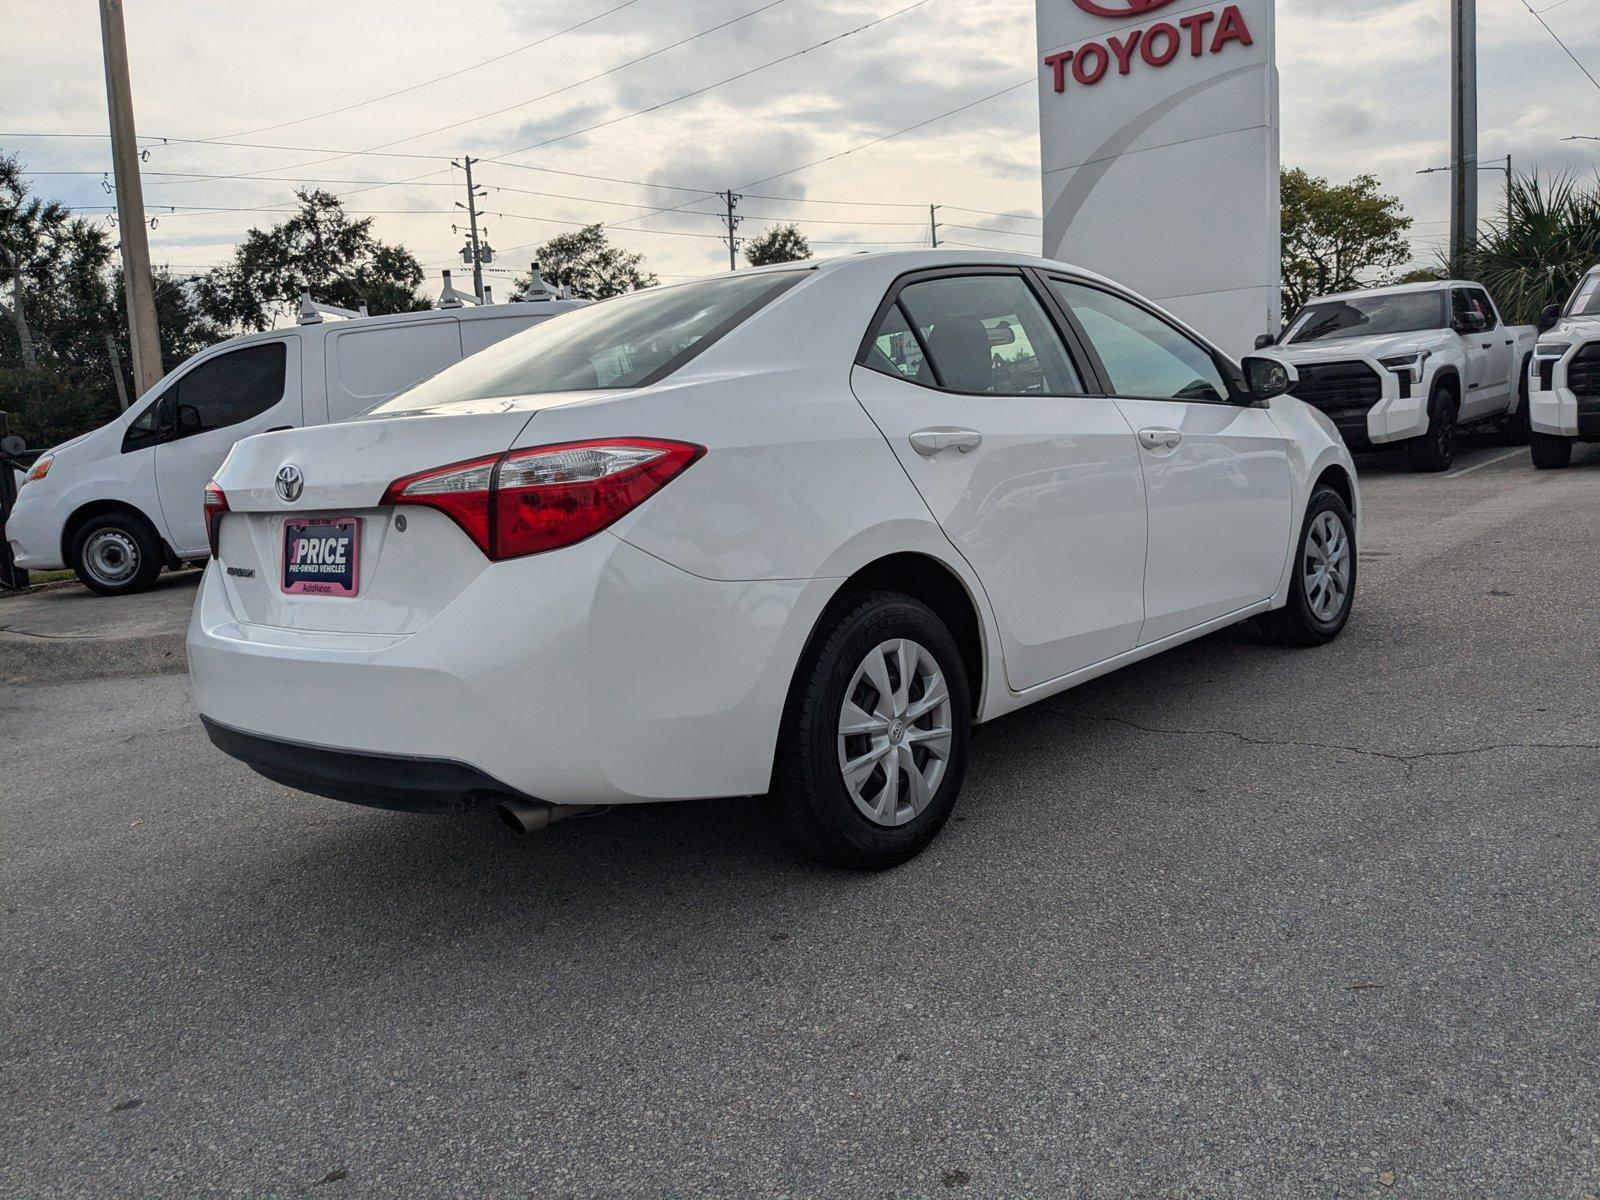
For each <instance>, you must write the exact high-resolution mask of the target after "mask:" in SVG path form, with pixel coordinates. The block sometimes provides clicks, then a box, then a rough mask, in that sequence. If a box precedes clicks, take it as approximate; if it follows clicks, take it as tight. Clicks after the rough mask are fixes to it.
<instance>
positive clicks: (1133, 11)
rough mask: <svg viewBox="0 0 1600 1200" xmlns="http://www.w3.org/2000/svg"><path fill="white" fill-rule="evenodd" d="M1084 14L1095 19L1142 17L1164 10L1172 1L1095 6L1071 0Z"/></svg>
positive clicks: (1118, 0) (1124, 0) (1125, 0)
mask: <svg viewBox="0 0 1600 1200" xmlns="http://www.w3.org/2000/svg"><path fill="white" fill-rule="evenodd" d="M1072 2H1073V3H1074V4H1076V5H1077V6H1078V7H1079V8H1081V9H1083V11H1084V12H1086V13H1093V14H1094V15H1095V16H1097V17H1142V16H1144V15H1145V13H1149V12H1155V10H1156V9H1158V8H1165V7H1166V6H1167V5H1169V4H1171V3H1172V0H1111V3H1109V4H1097V3H1096V2H1095V0H1072Z"/></svg>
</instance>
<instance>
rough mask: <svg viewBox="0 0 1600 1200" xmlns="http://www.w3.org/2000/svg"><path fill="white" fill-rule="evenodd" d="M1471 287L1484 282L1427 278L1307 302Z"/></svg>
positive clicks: (1359, 289)
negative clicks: (1417, 281)
mask: <svg viewBox="0 0 1600 1200" xmlns="http://www.w3.org/2000/svg"><path fill="white" fill-rule="evenodd" d="M1458 287H1470V288H1481V287H1483V284H1481V283H1476V282H1474V281H1473V280H1471V279H1427V280H1423V281H1421V282H1419V283H1392V284H1389V285H1387V286H1386V287H1371V288H1356V289H1354V290H1353V291H1348V292H1329V293H1328V294H1327V295H1326V296H1315V297H1313V298H1312V299H1310V300H1307V301H1306V303H1307V304H1322V303H1324V302H1326V301H1333V300H1349V299H1351V298H1353V297H1356V296H1406V295H1411V294H1420V293H1422V292H1446V291H1449V290H1450V289H1451V288H1458Z"/></svg>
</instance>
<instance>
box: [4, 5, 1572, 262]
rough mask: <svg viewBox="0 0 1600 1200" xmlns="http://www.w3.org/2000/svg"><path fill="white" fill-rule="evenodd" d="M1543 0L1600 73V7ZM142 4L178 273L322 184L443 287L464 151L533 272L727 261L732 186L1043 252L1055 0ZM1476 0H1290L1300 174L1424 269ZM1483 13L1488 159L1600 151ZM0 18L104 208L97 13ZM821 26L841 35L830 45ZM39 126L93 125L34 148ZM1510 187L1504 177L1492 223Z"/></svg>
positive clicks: (1291, 155) (147, 91) (768, 212)
mask: <svg viewBox="0 0 1600 1200" xmlns="http://www.w3.org/2000/svg"><path fill="white" fill-rule="evenodd" d="M1050 2H1059V3H1066V0H1050ZM1534 3H1535V6H1536V7H1538V8H1540V9H1541V10H1542V11H1544V12H1545V19H1546V20H1547V21H1548V22H1549V23H1550V24H1551V26H1552V27H1553V28H1554V29H1555V31H1556V32H1557V33H1558V34H1559V35H1560V36H1561V37H1562V38H1563V39H1564V40H1565V41H1566V42H1567V44H1568V45H1569V46H1570V47H1571V48H1572V50H1573V52H1574V53H1575V54H1576V55H1577V57H1578V58H1579V59H1580V60H1582V61H1583V62H1584V63H1585V64H1586V65H1587V66H1589V68H1590V69H1591V70H1593V71H1595V73H1596V74H1597V75H1600V21H1596V20H1595V17H1596V15H1597V12H1600V0H1534ZM619 5H620V6H621V7H618V6H619ZM908 6H909V8H908ZM128 9H129V12H128V40H129V51H130V55H131V58H132V73H133V86H134V96H135V105H136V115H137V120H138V125H139V129H140V132H141V135H142V136H143V137H144V138H145V144H146V145H147V146H148V147H149V156H148V160H147V161H146V163H145V164H144V170H145V171H146V172H147V174H146V177H145V199H146V203H147V204H148V205H149V206H150V209H151V211H152V212H153V213H155V214H156V215H157V218H158V221H159V224H158V227H157V228H156V229H155V231H154V232H153V234H152V238H151V240H152V251H153V255H154V257H155V259H156V261H157V262H164V263H167V264H169V265H170V266H171V267H172V268H173V269H174V270H176V271H178V272H180V273H187V272H190V271H195V270H200V269H203V268H205V267H208V266H211V265H214V264H215V263H217V262H218V261H219V260H220V259H222V258H223V257H224V256H226V255H227V253H228V252H229V250H230V248H231V247H232V245H233V244H234V242H235V241H236V240H237V239H238V238H239V237H240V235H241V233H242V232H243V231H244V230H246V229H248V228H249V227H251V226H252V225H266V224H270V223H271V222H272V221H273V220H274V219H275V218H274V215H273V212H272V211H271V210H272V209H273V208H274V207H275V206H282V205H284V204H285V203H286V202H287V201H290V200H291V199H292V189H293V188H294V187H295V186H296V183H295V182H294V181H295V180H300V181H304V182H301V183H300V184H299V186H321V187H324V188H326V189H328V190H330V191H334V192H338V193H340V194H341V195H343V196H344V197H345V200H346V204H347V206H348V207H349V208H350V209H351V210H352V211H358V212H372V213H375V214H377V215H376V217H375V220H376V223H377V228H378V231H379V233H380V235H381V236H383V237H384V238H386V239H389V240H394V241H400V242H403V243H404V244H405V245H407V246H408V247H410V248H411V250H412V251H413V252H414V253H416V255H417V256H418V257H419V258H420V259H421V260H422V261H423V263H424V264H426V265H427V266H428V267H429V274H430V277H431V279H432V280H434V281H436V280H437V270H438V268H440V267H443V266H448V265H450V264H451V260H452V256H453V255H454V254H455V253H456V252H457V251H458V249H459V247H460V245H461V242H462V238H461V236H460V235H459V234H458V233H456V232H453V231H452V228H451V226H452V224H453V223H455V224H459V223H460V222H459V214H457V213H455V211H454V209H453V204H454V202H455V201H456V200H458V199H460V198H461V197H462V180H461V176H460V173H459V172H458V171H456V170H454V169H453V168H452V167H451V165H450V163H449V161H448V160H449V158H450V156H452V155H460V154H463V153H470V154H472V155H474V156H478V157H482V158H484V159H502V160H504V161H486V162H484V163H483V164H482V166H481V167H480V168H477V175H478V179H479V181H480V182H481V183H482V184H483V185H484V186H485V187H487V188H488V189H489V193H490V194H489V196H488V197H487V198H486V199H485V200H483V202H482V204H483V207H484V208H485V209H487V210H488V211H489V212H490V214H491V215H490V216H488V217H487V218H486V223H487V227H488V231H489V238H490V241H491V243H492V244H493V245H494V246H495V248H496V249H497V251H499V253H500V254H501V256H502V257H501V263H500V264H499V265H500V266H502V267H503V268H507V269H509V268H512V267H517V268H522V267H525V265H526V262H527V259H528V258H529V256H530V253H531V250H532V248H533V247H534V246H535V245H536V244H537V243H539V242H541V241H543V240H545V239H546V238H548V237H550V236H552V235H553V234H556V233H559V232H562V231H563V230H565V229H570V228H572V227H573V226H574V225H577V224H581V223H585V222H590V221H596V220H603V221H605V222H607V224H608V225H613V226H615V228H614V230H613V236H614V237H615V238H616V239H617V240H618V241H620V242H622V243H624V244H626V245H627V246H629V247H630V248H631V249H634V250H638V251H640V252H642V253H643V254H645V255H646V256H647V258H648V260H649V264H650V266H651V267H652V268H653V269H655V270H656V271H657V272H659V273H660V274H661V275H663V276H664V277H673V276H686V275H693V274H701V273H704V272H707V271H711V270H716V269H718V268H719V267H725V266H726V262H727V250H726V247H725V245H722V244H719V242H718V241H717V240H716V238H717V236H718V231H719V229H720V225H719V223H718V221H717V220H716V219H715V217H714V216H713V215H708V214H714V213H715V212H716V210H717V208H718V205H719V204H720V201H718V200H716V199H715V198H713V197H711V196H710V195H709V193H711V192H714V191H717V190H720V189H723V188H728V187H732V188H735V189H740V190H742V191H743V192H745V193H746V196H747V198H746V199H745V200H744V201H743V203H742V204H741V206H740V208H741V213H742V214H743V215H744V216H745V218H746V221H745V225H744V227H743V229H742V230H741V232H742V233H746V234H748V233H753V232H757V231H759V229H760V228H762V227H764V226H765V225H766V224H768V223H769V222H770V220H773V219H794V218H798V219H800V220H801V224H802V228H803V230H804V231H805V233H806V234H807V235H808V236H809V237H810V238H811V239H812V241H813V244H814V245H815V247H816V249H817V252H818V254H819V255H826V254H834V253H842V252H848V250H849V249H850V248H852V247H854V246H863V245H872V244H889V243H922V244H925V243H926V239H927V219H928V214H927V205H929V204H939V205H941V206H942V208H941V211H940V219H941V221H942V222H943V223H944V225H945V228H944V229H943V230H942V233H941V236H942V238H943V239H944V240H948V241H956V242H963V243H967V244H971V245H986V246H995V247H1003V248H1006V249H1037V239H1038V230H1039V223H1038V221H1037V220H1034V219H1030V217H1032V216H1034V215H1036V214H1037V213H1038V211H1039V194H1038V176H1037V171H1038V114H1037V104H1038V101H1037V98H1036V94H1035V92H1034V90H1033V87H1032V79H1033V76H1034V34H1033V13H1034V6H1033V0H922V2H921V3H914V0H670V2H669V0H633V2H632V3H627V4H624V3H623V0H450V2H449V3H436V2H434V0H408V2H407V3H403V4H397V3H392V2H382V3H380V2H376V0H345V2H343V3H340V4H332V5H329V4H322V5H317V4H304V5H292V4H284V3H281V2H280V3H276V4H271V5H262V4H260V3H252V4H248V5H247V4H243V3H236V2H234V0H213V2H211V3H207V4H196V3H193V0H189V2H187V3H184V2H179V0H135V2H134V3H130V4H129V5H128ZM1448 9H1449V3H1448V0H1280V3H1279V5H1278V31H1279V66H1280V70H1281V74H1282V85H1283V86H1282V97H1283V159H1284V163H1285V165H1298V166H1304V167H1306V168H1308V169H1310V170H1312V171H1314V172H1316V173H1318V174H1323V175H1328V176H1330V177H1334V178H1348V177H1349V176H1351V175H1354V174H1357V173H1359V172H1363V171H1370V172H1372V173H1374V174H1376V175H1377V176H1378V177H1379V178H1380V179H1381V180H1382V181H1383V184H1384V186H1385V188H1386V189H1387V190H1389V191H1391V192H1393V193H1395V194H1397V195H1399V196H1400V197H1401V198H1402V199H1403V200H1404V202H1405V204H1406V206H1407V209H1408V211H1409V212H1410V213H1411V215H1412V216H1413V217H1415V218H1416V220H1417V227H1416V230H1415V234H1416V238H1415V248H1416V252H1417V256H1418V258H1419V259H1422V260H1431V257H1432V255H1433V253H1434V251H1435V250H1436V248H1437V247H1439V246H1440V245H1442V243H1443V240H1444V232H1445V230H1446V228H1447V225H1446V221H1445V218H1446V216H1447V212H1448V209H1447V199H1448V177H1447V176H1445V175H1433V176H1419V175H1417V174H1415V172H1416V171H1417V169H1418V168H1420V167H1426V166H1431V165H1436V164H1440V163H1444V162H1445V161H1447V159H1448V147H1449V123H1448V55H1449V29H1448V24H1447V17H1448ZM1479 10H1480V11H1479V24H1480V74H1481V86H1482V92H1481V97H1480V110H1481V114H1480V115H1481V126H1482V132H1481V150H1482V154H1483V156H1484V157H1485V158H1488V157H1491V156H1496V155H1504V154H1507V153H1509V154H1512V155H1513V156H1514V158H1515V162H1516V165H1517V166H1518V168H1519V169H1527V168H1531V167H1534V166H1537V167H1538V168H1539V169H1540V170H1541V171H1545V172H1550V171H1561V170H1582V171H1589V170H1593V169H1594V168H1595V167H1596V166H1597V165H1600V142H1594V143H1584V142H1563V141H1562V140H1561V139H1562V138H1564V137H1566V136H1567V135H1569V134H1575V133H1578V134H1600V90H1597V88H1596V86H1595V85H1594V84H1592V83H1591V82H1590V81H1589V80H1588V79H1587V78H1585V76H1584V74H1583V72H1582V71H1581V70H1580V69H1579V67H1578V66H1576V65H1575V64H1574V63H1573V62H1572V61H1571V60H1570V59H1569V58H1567V57H1566V55H1565V54H1564V53H1563V52H1562V51H1561V49H1560V48H1559V47H1558V46H1557V44H1556V43H1555V41H1553V40H1552V39H1551V37H1550V35H1549V34H1547V33H1546V32H1545V30H1544V29H1543V28H1541V27H1540V25H1539V23H1538V21H1537V20H1536V19H1535V18H1534V17H1533V16H1532V15H1530V13H1529V12H1528V10H1527V8H1526V7H1525V5H1524V4H1523V3H1522V0H1480V4H1479ZM0 13H3V16H4V25H5V29H6V36H5V37H4V38H3V39H0V152H6V153H11V152H16V153H20V154H21V155H22V157H23V159H24V161H25V162H26V164H27V166H28V167H29V169H30V171H31V172H32V173H33V179H34V183H35V186H36V188H37V190H38V191H39V192H40V193H42V194H46V195H53V196H56V197H59V198H62V199H63V200H65V201H67V202H69V203H71V204H73V205H75V206H80V207H82V208H84V209H85V210H87V211H86V215H90V216H100V217H103V215H104V208H103V207H102V208H100V209H98V210H96V209H95V208H94V206H106V205H109V204H110V202H111V197H109V196H108V195H107V194H106V193H105V192H104V191H103V190H102V187H101V181H100V175H99V172H101V171H103V170H107V169H109V167H110V161H109V157H108V153H107V143H106V141H105V140H104V138H103V136H99V135H103V134H104V132H105V129H106V115H105V84H104V75H103V73H102V67H101V58H100V37H99V26H98V18H97V8H96V6H95V5H94V4H92V3H89V0H77V2H75V3H71V4H62V3H60V0H0ZM891 14H898V15H891ZM591 18H592V19H591ZM884 18H887V19H884ZM874 21H876V22H878V23H877V24H873V25H871V26H870V27H868V28H865V29H860V28H859V27H861V26H863V25H866V24H867V23H868V22H874ZM580 22H586V23H585V24H583V25H582V27H581V28H576V29H573V28H570V27H572V26H575V25H578V23H580ZM719 25H720V26H724V27H722V28H720V29H717V28H715V27H717V26H719ZM712 30H714V31H713V32H706V31H712ZM853 30H859V31H858V32H851V31H853ZM552 35H555V36H552ZM696 35H702V36H696ZM839 35H847V36H839ZM824 39H833V40H832V41H831V42H829V43H828V44H826V45H821V46H819V47H817V48H815V49H811V50H808V51H807V50H806V48H807V47H811V46H813V45H815V44H816V43H820V42H823V41H824ZM532 43H538V44H532ZM676 43H682V44H681V45H676ZM800 51H806V52H804V53H797V52H800ZM791 56H792V57H791ZM490 59H494V60H495V61H485V60H490ZM779 59H784V60H785V61H781V62H776V64H775V65H770V66H768V65H766V64H769V63H774V60H779ZM478 64H482V65H478ZM454 72H459V74H454V75H453V77H451V78H446V79H442V80H439V81H438V82H428V81H431V80H438V79H439V77H440V76H445V75H447V74H450V73H454ZM602 73H604V74H602ZM740 75H743V78H737V79H733V78H732V77H734V76H740ZM597 76H598V77H597ZM730 79H732V81H731V82H726V83H724V82H722V81H725V80H730ZM1016 84H1022V85H1023V86H1020V87H1017V88H1015V90H1011V91H1003V89H1007V88H1010V87H1012V85H1016ZM417 85H422V86H417ZM712 85H716V86H712ZM708 88H709V89H710V90H702V89H708ZM395 92H398V93H399V94H396V95H391V96H388V97H387V98H384V99H380V100H376V101H375V102H371V103H366V102H367V101H373V100H374V98H375V97H380V96H384V95H385V94H387V93H395ZM997 92H999V93H1002V94H1000V95H999V96H997V97H995V98H993V99H988V100H985V101H983V102H982V103H977V104H974V105H973V106H972V107H970V108H968V109H967V110H966V111H964V112H960V113H958V114H956V115H954V116H950V117H948V118H945V119H943V120H939V121H935V122H933V123H931V124H928V125H926V126H924V127H922V128H919V129H914V130H912V131H911V132H907V133H903V134H900V135H899V136H894V137H886V135H890V134H895V133H897V131H900V130H903V129H906V128H907V127H910V126H915V125H917V124H918V123H920V122H923V121H926V120H928V119H929V118H932V117H936V116H938V115H939V114H942V113H946V112H948V111H950V110H953V109H956V108H958V107H960V106H962V105H967V104H969V103H972V102H974V101H978V100H980V99H981V98H983V97H987V96H991V95H993V94H994V93H997ZM690 93H699V94H696V95H690ZM679 97H683V98H682V99H679ZM669 101H670V102H671V103H666V102H669ZM663 105H664V106H663ZM338 110H343V111H338ZM647 110H649V111H647ZM322 114H327V115H322ZM306 118H311V119H306ZM38 133H50V134H90V135H97V136H91V137H55V136H53V137H23V136H18V135H21V134H38ZM161 138H165V139H167V141H166V142H165V143H163V142H162V141H160V140H158V139H161ZM186 139H189V140H187V141H186ZM200 139H209V140H211V141H212V142H215V141H218V140H220V141H231V142H240V141H242V142H251V143H257V144H258V147H259V146H271V147H276V148H272V149H265V148H244V147H238V146H227V145H216V144H200V142H199V140H200ZM879 139H883V140H879ZM379 150H381V153H364V154H352V153H349V152H351V151H379ZM824 160H825V161H824ZM69 172H80V173H78V174H71V173H69ZM199 176H214V177H221V178H199ZM402 180H406V181H409V182H404V183H399V182H396V181H402ZM312 181H315V182H312ZM374 183H384V184H388V186H383V187H374V186H372V185H373V184H374ZM1502 186H1503V184H1502V183H1501V177H1500V176H1499V175H1495V174H1490V173H1485V175H1484V176H1483V187H1484V204H1485V209H1486V210H1487V209H1488V208H1489V207H1490V205H1491V203H1492V201H1493V200H1494V198H1495V197H1497V196H1498V194H1499V189H1500V188H1501V187H1502ZM758 197H759V198H758ZM164 205H171V206H176V207H177V209H178V211H176V212H170V213H169V212H165V211H162V209H161V208H160V207H158V206H164ZM662 209H671V210H672V211H658V210H662ZM262 210H265V211H262ZM998 214H1015V215H998ZM536 218H537V219H536ZM1216 219H1217V220H1226V219H1227V215H1226V214H1223V213H1219V214H1217V216H1216ZM457 265H459V260H457ZM431 286H432V284H430V287H431Z"/></svg>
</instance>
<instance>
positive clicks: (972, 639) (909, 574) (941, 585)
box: [801, 550, 993, 719]
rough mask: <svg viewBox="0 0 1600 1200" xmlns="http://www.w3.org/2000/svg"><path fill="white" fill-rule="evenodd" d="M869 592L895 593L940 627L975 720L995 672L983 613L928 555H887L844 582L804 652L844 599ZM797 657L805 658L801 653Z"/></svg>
mask: <svg viewBox="0 0 1600 1200" xmlns="http://www.w3.org/2000/svg"><path fill="white" fill-rule="evenodd" d="M871 591H889V592H899V593H901V594H903V595H906V596H910V597H911V598H912V599H915V600H920V601H921V602H922V603H924V604H926V605H927V606H928V607H929V608H931V609H932V610H933V611H934V613H936V614H937V615H938V617H939V619H940V620H941V621H943V622H944V624H945V627H946V628H947V629H949V630H950V636H951V637H953V638H954V639H955V642H956V647H957V649H958V650H959V651H960V652H961V665H962V666H963V667H964V668H965V670H966V673H967V683H968V690H969V691H970V693H971V698H972V715H973V718H974V719H977V718H978V717H979V714H981V713H982V711H983V708H984V703H983V699H984V694H985V688H986V686H987V685H988V683H989V680H990V672H991V671H992V669H993V668H992V666H991V664H990V662H989V654H988V651H987V638H986V636H985V626H984V620H983V609H982V606H981V605H980V603H979V601H978V598H977V597H976V596H975V595H974V594H973V593H972V590H971V588H970V587H969V586H968V584H967V582H966V580H964V579H963V578H962V577H961V575H960V574H959V573H957V572H956V571H955V570H954V569H952V568H951V567H950V566H949V565H948V564H946V563H944V562H942V561H940V560H939V559H938V558H935V557H934V556H933V555H931V554H925V553H922V552H920V551H916V550H905V551H897V552H895V553H893V554H886V555H883V556H882V557H879V558H876V559H873V560H872V561H871V562H869V563H866V564H864V565H863V566H861V567H859V568H857V569H856V570H855V571H854V572H852V573H851V574H850V575H849V576H847V577H845V578H844V579H842V580H841V581H840V583H839V586H838V587H837V588H836V589H835V590H834V593H833V595H832V596H831V597H830V598H829V600H828V603H827V604H826V605H825V606H824V608H823V611H822V615H821V616H819V617H818V618H817V621H816V624H815V625H814V626H813V627H812V630H811V635H810V637H808V638H807V639H806V648H807V649H809V648H810V646H811V643H812V641H813V640H814V639H815V638H816V636H817V634H818V632H819V631H820V630H821V629H822V628H823V625H824V622H825V621H826V620H827V617H828V615H829V614H830V613H831V612H832V611H833V610H834V609H835V608H836V607H837V606H838V604H839V602H840V601H841V600H842V599H844V598H845V597H847V596H852V595H856V594H859V593H861V592H871ZM801 657H802V658H804V652H802V656H801Z"/></svg>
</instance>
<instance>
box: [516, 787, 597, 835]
mask: <svg viewBox="0 0 1600 1200" xmlns="http://www.w3.org/2000/svg"><path fill="white" fill-rule="evenodd" d="M605 807H606V806H605V805H603V804H547V803H545V802H544V801H543V800H524V799H522V797H520V796H508V797H506V799H504V800H502V801H500V802H499V803H498V804H496V805H495V806H494V811H495V815H496V816H498V817H499V818H500V820H501V821H502V822H503V823H504V824H505V826H506V828H508V829H510V830H511V832H512V833H518V834H523V835H526V834H530V833H538V832H539V830H541V829H545V828H547V827H549V826H551V825H554V824H555V823H556V822H557V821H564V820H566V819H567V818H568V817H581V816H585V815H586V814H588V813H596V812H600V811H601V810H602V809H604V808H605Z"/></svg>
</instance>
